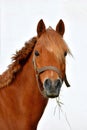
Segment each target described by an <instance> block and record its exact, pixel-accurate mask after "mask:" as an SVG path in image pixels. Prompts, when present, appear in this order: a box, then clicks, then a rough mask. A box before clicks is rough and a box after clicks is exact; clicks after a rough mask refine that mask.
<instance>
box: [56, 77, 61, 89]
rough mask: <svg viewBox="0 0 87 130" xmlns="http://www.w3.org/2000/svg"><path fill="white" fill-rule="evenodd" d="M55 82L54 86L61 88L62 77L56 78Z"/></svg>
mask: <svg viewBox="0 0 87 130" xmlns="http://www.w3.org/2000/svg"><path fill="white" fill-rule="evenodd" d="M54 84H55V85H54V86H55V87H56V88H60V87H61V85H62V81H61V79H57V80H55V82H54Z"/></svg>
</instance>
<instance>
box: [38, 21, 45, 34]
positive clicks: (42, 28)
mask: <svg viewBox="0 0 87 130" xmlns="http://www.w3.org/2000/svg"><path fill="white" fill-rule="evenodd" d="M45 30H46V27H45V24H44V22H43V20H42V19H41V20H40V21H39V22H38V25H37V35H38V37H40V36H41V35H42V33H44V32H45Z"/></svg>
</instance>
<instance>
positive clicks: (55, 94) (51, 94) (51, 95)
mask: <svg viewBox="0 0 87 130" xmlns="http://www.w3.org/2000/svg"><path fill="white" fill-rule="evenodd" d="M45 93H46V97H47V98H56V97H59V94H60V90H59V91H52V92H49V91H46V92H45Z"/></svg>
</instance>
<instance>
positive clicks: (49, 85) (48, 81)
mask: <svg viewBox="0 0 87 130" xmlns="http://www.w3.org/2000/svg"><path fill="white" fill-rule="evenodd" d="M51 86H52V81H51V80H50V79H46V80H45V81H44V87H45V88H50V87H51Z"/></svg>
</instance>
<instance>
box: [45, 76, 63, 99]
mask: <svg viewBox="0 0 87 130" xmlns="http://www.w3.org/2000/svg"><path fill="white" fill-rule="evenodd" d="M43 86H44V91H45V93H46V96H47V97H48V98H55V97H58V96H59V93H60V89H61V86H62V80H61V79H60V78H58V79H56V80H52V79H50V78H47V79H45V81H44V84H43Z"/></svg>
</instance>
